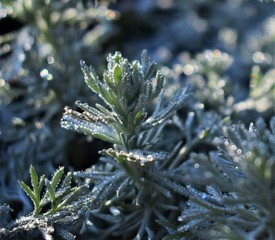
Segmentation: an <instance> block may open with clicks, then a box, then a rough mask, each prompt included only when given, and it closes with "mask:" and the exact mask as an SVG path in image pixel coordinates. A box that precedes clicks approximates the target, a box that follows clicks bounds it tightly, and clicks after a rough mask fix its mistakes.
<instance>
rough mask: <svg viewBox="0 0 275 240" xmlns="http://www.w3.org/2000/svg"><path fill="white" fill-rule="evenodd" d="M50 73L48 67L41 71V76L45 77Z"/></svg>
mask: <svg viewBox="0 0 275 240" xmlns="http://www.w3.org/2000/svg"><path fill="white" fill-rule="evenodd" d="M48 74H49V71H48V70H47V69H46V68H44V69H43V70H41V71H40V76H41V77H43V78H44V77H46V76H47V75H48Z"/></svg>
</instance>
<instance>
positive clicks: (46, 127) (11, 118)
mask: <svg viewBox="0 0 275 240" xmlns="http://www.w3.org/2000/svg"><path fill="white" fill-rule="evenodd" d="M274 4H275V3H274V2H264V1H262V2H261V1H258V0H117V1H116V0H110V1H107V0H106V1H103V0H102V1H100V0H99V1H89V0H82V1H80V0H79V1H76V0H15V1H9V0H1V3H0V203H8V204H9V205H10V206H11V207H12V208H13V209H15V211H14V212H13V214H14V216H12V217H14V218H15V217H16V216H17V214H18V213H24V212H27V211H29V209H31V204H30V203H29V205H28V204H25V203H28V201H27V200H26V196H25V195H24V194H23V193H22V190H21V189H20V188H19V185H18V184H17V180H18V179H21V180H23V181H26V182H27V181H28V179H29V173H28V169H29V166H30V164H33V165H34V166H35V168H36V169H37V171H38V174H39V175H40V174H46V175H50V174H51V173H52V172H53V171H54V169H55V168H56V167H57V166H59V165H64V166H66V169H67V170H79V169H85V168H87V167H90V166H91V165H92V164H94V163H95V162H97V161H98V154H97V152H98V150H99V149H102V148H105V147H108V146H106V143H103V142H101V141H98V140H94V139H92V138H89V137H86V136H82V135H80V134H77V133H73V132H69V131H66V130H64V129H61V127H60V119H61V117H62V113H63V108H64V107H65V106H73V105H74V102H75V101H76V100H77V99H78V100H81V101H83V102H88V103H89V104H91V105H92V104H94V103H95V102H96V101H97V99H96V97H95V96H94V95H93V94H92V93H91V91H90V90H89V89H88V88H87V87H86V86H85V83H84V81H83V74H82V72H81V70H80V66H79V62H80V60H81V59H83V60H85V61H86V63H87V64H88V65H93V66H94V68H95V69H96V70H97V71H98V73H99V74H101V73H102V72H103V70H104V67H105V64H106V61H105V59H106V56H107V55H108V54H109V53H114V52H115V51H121V52H122V54H123V55H124V57H127V58H129V59H130V60H134V59H139V58H140V54H141V52H142V50H143V49H147V51H148V54H149V56H150V57H151V58H152V59H153V60H155V61H157V62H158V63H159V68H160V69H161V71H162V72H163V74H164V75H165V76H166V78H167V82H166V88H167V90H168V91H167V92H168V95H169V94H170V95H173V93H174V91H175V89H178V88H179V87H180V86H182V85H186V84H188V85H191V86H192V91H194V96H195V98H196V99H197V101H199V102H200V103H201V104H203V106H204V107H205V109H206V110H209V111H210V110H213V111H216V112H218V113H219V114H220V115H222V116H223V117H226V116H230V117H231V119H232V121H233V122H234V121H236V122H238V121H242V122H244V123H246V124H248V123H249V122H251V121H255V119H256V118H258V117H259V116H261V117H263V118H264V120H266V121H268V120H269V119H270V118H271V116H272V115H274V79H275V78H274V77H275V73H274V52H275V51H274V46H275V45H274V44H275V28H274V26H275V15H274V8H275V5H274ZM23 203H24V204H23Z"/></svg>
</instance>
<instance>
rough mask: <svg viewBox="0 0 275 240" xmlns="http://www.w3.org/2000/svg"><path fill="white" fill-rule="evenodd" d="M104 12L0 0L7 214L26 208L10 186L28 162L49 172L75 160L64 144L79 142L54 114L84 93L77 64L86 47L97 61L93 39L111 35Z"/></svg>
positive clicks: (1, 147) (1, 151)
mask: <svg viewBox="0 0 275 240" xmlns="http://www.w3.org/2000/svg"><path fill="white" fill-rule="evenodd" d="M106 12H108V9H107V6H106V4H103V5H100V6H98V8H95V7H94V4H93V3H92V2H90V3H88V2H86V3H85V2H84V1H83V2H79V1H44V0H39V1H25V0H18V1H3V2H2V1H1V3H0V15H1V16H0V17H1V19H0V20H1V21H0V22H1V33H2V34H3V33H5V34H3V35H0V58H1V59H0V61H1V64H0V65H1V71H0V85H1V86H0V105H1V106H0V186H1V187H0V203H1V204H4V203H5V204H8V205H9V206H10V207H11V208H13V209H14V216H13V218H15V217H16V216H20V215H21V214H27V213H28V212H29V211H30V210H31V208H32V207H31V204H30V202H29V201H28V199H27V198H26V196H25V194H23V192H22V190H21V189H20V187H19V188H18V183H17V179H20V180H23V181H25V182H27V181H29V174H28V169H29V167H30V165H33V166H35V168H36V170H37V172H38V174H39V175H42V174H45V175H46V176H49V175H50V174H52V173H53V172H54V171H55V169H56V168H57V166H59V165H64V166H67V165H68V164H69V163H70V161H72V162H73V161H74V162H75V160H74V159H70V158H69V157H68V155H69V154H68V150H67V148H68V146H69V145H70V144H71V142H74V143H75V145H77V143H78V142H76V140H75V135H72V134H70V133H69V132H67V131H64V130H63V129H61V128H60V124H59V122H60V117H61V116H62V109H63V107H64V105H66V104H69V103H70V104H72V103H73V101H74V99H75V96H76V95H82V96H87V91H86V88H85V87H84V86H83V84H81V81H78V80H79V79H80V78H81V77H82V73H81V70H80V69H79V67H78V62H79V59H80V58H81V57H87V58H88V59H90V57H88V56H87V55H88V54H87V53H88V52H89V54H91V55H93V56H97V57H96V58H94V59H97V60H98V61H99V62H100V59H101V56H100V54H98V53H96V52H98V51H100V50H99V49H100V48H101V46H100V43H99V42H98V40H100V39H101V37H104V36H105V37H106V38H108V37H110V36H111V31H110V30H109V29H110V28H109V26H110V25H111V24H112V21H110V20H111V18H108V19H107V17H108V16H107V15H105V13H106ZM2 21H3V22H2ZM13 25H15V26H17V27H18V28H17V29H15V31H8V32H4V30H5V29H6V30H12V29H7V27H6V26H13ZM2 29H3V32H2ZM80 35H81V39H80V38H79V36H80ZM102 42H103V41H102ZM87 49H89V51H87ZM72 55H73V56H75V58H72V57H71V56H72ZM91 62H93V64H95V65H98V62H96V61H95V60H91ZM68 66H69V67H68ZM64 89H66V90H65V91H64ZM83 98H84V97H83ZM57 139H58V140H57ZM94 152H96V151H94ZM71 165H73V164H71ZM9 220H12V219H9ZM3 221H6V219H5V220H3Z"/></svg>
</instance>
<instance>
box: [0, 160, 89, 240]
mask: <svg viewBox="0 0 275 240" xmlns="http://www.w3.org/2000/svg"><path fill="white" fill-rule="evenodd" d="M63 175H64V168H63V167H61V168H59V169H58V170H56V171H55V173H54V174H53V176H52V178H51V180H48V179H47V178H45V175H42V176H41V177H40V178H38V175H37V173H36V171H35V169H34V167H33V166H32V165H31V166H30V176H31V185H32V187H29V186H28V185H27V184H25V183H24V182H23V181H19V184H20V186H21V188H22V189H23V190H24V191H25V193H26V194H27V195H28V196H29V198H30V199H31V201H32V202H33V205H34V210H33V212H32V214H31V215H29V216H23V217H21V218H19V219H18V220H17V222H16V223H15V224H12V225H10V226H8V227H7V228H5V229H1V231H0V236H1V239H14V238H19V237H21V238H23V239H28V238H33V237H35V236H39V235H38V234H39V233H40V234H41V235H42V236H43V238H44V239H56V238H61V239H74V235H73V234H74V233H75V232H78V231H79V229H80V228H81V226H82V223H83V219H84V215H85V206H84V205H82V204H77V202H78V201H80V199H81V196H82V195H83V193H85V191H86V190H87V188H85V186H81V187H79V186H75V187H73V186H72V185H71V182H72V173H67V174H66V176H65V177H64V178H63ZM62 178H63V180H62ZM3 207H4V206H3ZM3 207H2V208H3ZM4 210H5V209H4ZM1 212H2V211H1Z"/></svg>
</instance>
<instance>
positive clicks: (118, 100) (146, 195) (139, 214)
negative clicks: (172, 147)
mask: <svg viewBox="0 0 275 240" xmlns="http://www.w3.org/2000/svg"><path fill="white" fill-rule="evenodd" d="M107 60H108V66H107V70H105V71H104V73H103V78H102V79H101V78H99V77H98V76H97V74H96V72H95V70H94V69H93V68H92V67H88V66H87V65H86V64H85V63H84V62H83V61H81V67H82V70H83V72H84V78H85V82H86V83H87V85H88V86H89V87H90V89H91V90H92V91H93V92H94V93H96V94H97V95H98V96H99V97H100V98H101V99H102V100H103V103H102V104H99V103H97V104H95V107H92V106H89V105H88V104H87V103H81V102H80V101H77V102H76V105H77V106H78V107H79V108H80V109H81V110H82V112H78V111H74V110H72V109H70V108H68V107H66V108H65V113H64V116H63V118H62V121H61V125H62V126H63V127H64V128H66V129H69V130H75V131H78V132H81V133H84V134H86V135H89V136H92V137H95V138H99V139H102V140H104V141H107V142H109V143H111V144H113V146H112V148H109V149H105V150H102V151H101V152H100V153H101V154H102V155H104V156H105V157H104V158H102V160H103V161H105V162H106V164H105V165H104V166H103V167H99V166H94V167H92V168H91V169H89V170H87V171H86V172H76V173H75V176H76V177H79V178H84V179H85V181H86V182H87V181H88V182H89V183H90V185H92V186H94V187H93V189H92V191H91V194H90V196H87V199H89V197H95V198H96V199H99V207H100V206H101V208H102V209H103V210H99V211H98V212H96V213H95V212H93V213H92V214H91V216H90V218H91V219H92V218H96V217H98V218H100V219H104V221H105V222H110V221H111V219H112V221H111V222H113V224H112V225H110V226H109V227H108V228H107V229H106V225H107V226H108V224H106V223H105V225H104V227H102V226H101V227H102V229H101V228H100V226H98V227H97V228H95V226H96V225H94V226H93V228H91V231H94V232H96V233H102V234H101V237H102V238H104V237H106V236H108V235H109V234H113V235H115V234H117V235H122V236H124V237H127V236H128V237H129V236H132V235H133V234H134V235H136V238H137V239H142V237H143V236H145V235H146V236H148V237H149V239H152V238H153V236H154V232H153V225H155V224H156V223H155V219H159V220H162V221H169V218H171V216H172V215H173V214H175V211H177V210H178V207H177V206H174V205H173V204H175V200H176V195H175V194H176V193H177V194H181V195H185V194H186V190H185V187H184V186H183V184H182V183H181V182H180V181H179V180H180V173H174V172H173V167H172V169H170V171H169V172H168V171H167V170H165V169H163V167H162V166H163V165H164V164H165V162H169V163H171V162H172V161H171V158H172V157H173V154H168V153H165V152H161V151H158V149H157V144H158V142H159V139H160V138H161V133H162V130H163V128H164V127H165V125H166V124H167V122H168V121H167V120H168V119H169V118H170V117H172V116H173V115H174V114H175V112H176V111H177V110H178V109H179V108H181V107H182V106H183V104H184V103H185V102H186V101H187V99H188V94H187V88H184V89H181V90H180V91H179V92H177V94H176V95H175V96H174V99H172V101H171V102H170V103H168V104H167V103H166V102H165V98H164V96H163V94H162V88H163V82H164V77H163V76H162V74H161V73H160V71H157V70H156V64H155V63H154V62H152V61H151V60H150V59H149V58H148V56H147V54H146V52H145V51H144V52H143V53H142V56H141V61H133V62H132V63H130V62H129V61H128V60H127V59H125V58H123V57H122V55H121V53H119V52H116V53H115V54H114V55H109V56H108V58H107ZM155 100H156V101H157V103H156V107H155V110H154V111H153V112H152V113H151V114H150V113H149V110H148V109H149V108H150V107H152V106H154V104H155V103H154V102H153V101H155ZM106 206H108V207H109V209H116V211H114V212H115V213H114V212H112V211H111V212H110V211H109V210H106ZM104 209H105V210H104ZM105 211H107V212H105ZM173 212H174V213H173ZM126 213H128V214H127V215H126V216H124V215H125V214H126ZM171 214H172V215H171ZM152 216H154V217H152ZM97 222H98V221H97ZM126 226H129V227H126ZM163 230H164V229H162V231H158V232H157V234H158V236H161V235H162V234H163V232H164V231H163Z"/></svg>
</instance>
